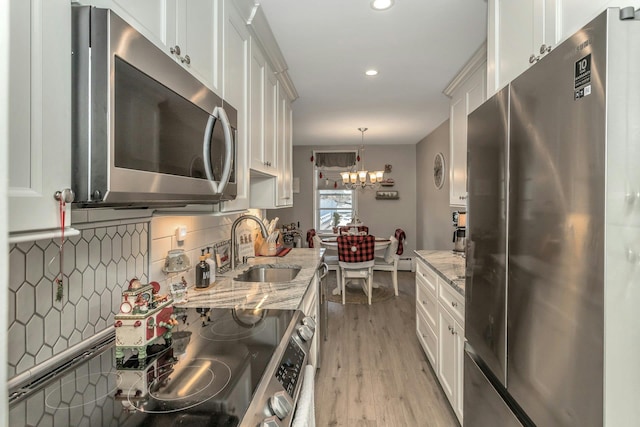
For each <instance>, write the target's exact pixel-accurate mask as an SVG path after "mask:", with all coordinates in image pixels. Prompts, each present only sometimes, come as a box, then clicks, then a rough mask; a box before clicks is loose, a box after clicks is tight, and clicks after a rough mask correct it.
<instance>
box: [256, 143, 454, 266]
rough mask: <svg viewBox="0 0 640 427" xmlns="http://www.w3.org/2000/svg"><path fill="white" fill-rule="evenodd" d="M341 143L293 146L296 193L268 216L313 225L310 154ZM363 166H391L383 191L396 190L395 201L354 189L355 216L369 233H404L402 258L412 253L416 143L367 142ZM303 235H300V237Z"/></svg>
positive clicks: (414, 234)
mask: <svg viewBox="0 0 640 427" xmlns="http://www.w3.org/2000/svg"><path fill="white" fill-rule="evenodd" d="M347 148H357V147H344V146H338V147H336V146H322V147H319V146H294V147H293V176H294V177H296V178H299V179H300V192H299V193H294V194H293V207H292V208H287V209H279V210H271V211H268V212H267V217H268V218H274V217H276V216H277V217H279V218H280V221H279V223H280V224H283V223H285V224H286V223H291V222H298V221H300V229H301V230H302V231H303V232H306V230H308V229H310V228H313V197H314V192H313V163H312V162H311V160H310V159H311V154H312V152H313V150H314V149H317V150H345V149H347ZM364 157H365V158H364V161H365V167H366V168H368V169H383V168H384V165H385V164H391V165H392V167H393V169H392V172H391V173H390V174H386V176H387V177H391V178H393V179H394V180H395V185H394V186H393V187H383V188H382V189H384V190H394V191H398V193H399V196H400V199H399V200H376V198H375V191H374V190H359V191H358V196H357V197H358V216H359V217H360V219H361V220H362V222H363V223H365V224H366V225H368V226H369V231H370V233H372V234H375V235H379V236H389V235H391V234H392V233H393V232H394V230H395V229H396V228H402V229H403V230H404V231H405V232H406V234H407V245H406V246H405V252H404V254H403V255H402V257H403V258H409V257H412V256H413V250H414V249H416V248H419V246H418V245H417V244H416V242H417V240H416V169H415V166H416V161H415V159H416V146H415V145H370V146H366V147H365V156H364ZM451 231H452V232H453V230H451ZM303 238H304V236H303Z"/></svg>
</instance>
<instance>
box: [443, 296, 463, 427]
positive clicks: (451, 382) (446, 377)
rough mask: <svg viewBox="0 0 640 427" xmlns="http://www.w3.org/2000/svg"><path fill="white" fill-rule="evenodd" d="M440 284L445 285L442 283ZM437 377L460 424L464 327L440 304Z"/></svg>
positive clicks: (461, 413)
mask: <svg viewBox="0 0 640 427" xmlns="http://www.w3.org/2000/svg"><path fill="white" fill-rule="evenodd" d="M442 286H447V285H445V284H443V285H442ZM438 317H439V323H438V325H439V326H438V370H437V373H438V379H439V380H440V384H441V385H442V389H443V390H444V393H445V395H446V396H447V399H449V402H450V403H451V407H452V408H453V411H454V412H455V413H456V416H457V417H458V420H459V421H460V424H462V415H463V395H464V328H462V327H461V326H460V325H459V324H458V322H456V321H455V320H454V318H453V317H452V316H451V314H450V313H449V312H448V311H447V309H446V308H445V307H443V306H442V304H440V310H439V312H438Z"/></svg>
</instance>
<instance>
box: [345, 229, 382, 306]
mask: <svg viewBox="0 0 640 427" xmlns="http://www.w3.org/2000/svg"><path fill="white" fill-rule="evenodd" d="M375 244H376V238H375V237H374V236H372V235H370V234H367V235H366V236H358V235H343V236H338V264H339V265H340V276H341V281H342V304H345V303H346V294H347V292H346V286H345V285H346V283H347V280H349V279H359V280H362V281H363V286H362V289H363V290H364V292H365V294H366V295H367V300H368V303H369V305H371V292H372V289H373V266H374V263H375V260H374V258H375Z"/></svg>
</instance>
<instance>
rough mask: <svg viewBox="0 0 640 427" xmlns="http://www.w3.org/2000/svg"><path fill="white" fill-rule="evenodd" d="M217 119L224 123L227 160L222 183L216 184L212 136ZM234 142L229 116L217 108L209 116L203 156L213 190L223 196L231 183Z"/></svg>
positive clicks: (221, 178) (225, 160)
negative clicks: (212, 160)
mask: <svg viewBox="0 0 640 427" xmlns="http://www.w3.org/2000/svg"><path fill="white" fill-rule="evenodd" d="M216 119H219V120H220V121H221V122H222V127H223V131H224V145H225V159H224V170H223V171H222V177H220V182H219V183H216V181H215V177H214V176H213V168H212V166H211V135H212V133H213V127H214V126H215V122H216ZM232 144H233V141H232V139H231V131H230V129H229V119H228V118H227V114H226V113H225V111H224V110H223V109H222V108H221V107H216V108H215V109H214V110H213V114H212V115H211V116H209V120H208V121H207V128H206V130H205V132H204V142H203V144H202V156H203V157H204V166H205V172H206V173H207V179H208V180H209V182H210V183H211V188H213V192H214V193H215V194H222V191H223V190H224V188H225V187H226V186H227V182H229V175H230V173H231V148H232Z"/></svg>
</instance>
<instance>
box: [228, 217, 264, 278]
mask: <svg viewBox="0 0 640 427" xmlns="http://www.w3.org/2000/svg"><path fill="white" fill-rule="evenodd" d="M245 219H252V220H254V221H255V222H257V223H258V225H259V226H260V232H261V233H262V237H263V238H264V239H265V240H267V237H269V231H267V227H266V226H265V225H264V223H263V222H262V220H261V219H260V218H258V217H257V216H254V215H243V216H241V217H238V218H236V220H235V221H233V224H231V270H235V269H236V240H237V238H236V228H238V224H240V223H241V222H242V221H244V220H245Z"/></svg>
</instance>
